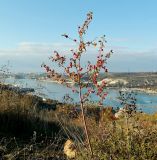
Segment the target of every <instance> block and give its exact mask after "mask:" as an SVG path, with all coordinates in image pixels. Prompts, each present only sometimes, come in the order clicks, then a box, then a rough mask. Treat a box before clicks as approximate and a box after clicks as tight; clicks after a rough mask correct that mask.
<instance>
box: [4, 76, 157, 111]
mask: <svg viewBox="0 0 157 160" xmlns="http://www.w3.org/2000/svg"><path fill="white" fill-rule="evenodd" d="M6 82H7V83H11V84H16V85H18V86H20V87H30V88H34V89H35V94H37V95H39V96H42V97H45V98H51V99H56V100H59V101H62V100H63V96H64V95H65V94H69V95H70V96H71V97H72V98H73V99H74V101H75V102H77V101H78V95H77V94H74V93H73V92H72V91H71V89H69V88H67V87H66V86H63V85H60V84H57V83H53V82H45V81H38V80H34V79H18V80H17V79H16V80H15V79H13V78H9V79H7V80H6ZM107 92H108V95H107V97H106V100H105V101H104V105H110V106H113V107H115V108H116V107H118V106H119V104H120V102H119V100H118V98H117V97H118V96H119V91H118V90H116V89H110V90H108V91H107ZM136 98H137V103H136V104H137V107H138V109H142V111H144V112H146V113H154V112H157V94H147V93H138V94H137V95H136ZM91 100H92V101H96V100H97V99H96V96H95V95H92V96H91Z"/></svg>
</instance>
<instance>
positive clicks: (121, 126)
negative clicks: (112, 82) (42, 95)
mask: <svg viewBox="0 0 157 160" xmlns="http://www.w3.org/2000/svg"><path fill="white" fill-rule="evenodd" d="M37 99H38V98H37V97H36V96H31V95H20V94H17V93H14V92H12V91H6V90H5V91H1V94H0V104H1V105H0V106H1V107H0V124H1V125H0V156H1V158H3V159H21V160H22V159H63V160H64V159H67V156H66V155H65V154H64V152H63V151H64V144H65V142H66V141H67V140H70V141H72V143H74V151H75V154H74V153H73V155H75V158H74V159H76V160H83V159H85V160H89V159H92V158H93V159H98V160H99V159H100V160H108V159H112V160H119V159H122V160H123V159H131V160H133V159H136V160H137V159H140V160H146V159H150V160H153V159H154V160H155V159H157V146H156V142H157V121H156V118H157V114H153V115H147V114H145V113H139V112H137V113H134V114H133V115H132V116H131V117H130V118H129V119H126V117H125V116H124V117H122V118H119V119H113V118H112V116H111V115H113V114H112V113H111V109H109V110H106V111H105V112H103V114H102V113H101V114H100V110H99V109H98V108H97V107H96V106H91V105H90V106H89V104H88V105H86V116H87V125H88V128H89V135H90V141H91V145H92V149H93V157H90V156H91V154H90V153H89V151H88V149H87V148H86V145H85V144H86V143H87V142H86V139H85V136H84V131H83V125H82V119H81V114H80V111H79V110H74V106H73V105H68V104H61V103H58V104H57V103H56V104H57V105H56V109H54V108H52V110H51V109H44V108H42V109H41V108H40V107H39V102H38V100H37ZM34 102H36V103H34ZM41 105H42V104H41ZM108 108H109V107H108ZM102 115H103V116H104V117H103V120H102V119H101V116H102ZM100 119H101V120H100Z"/></svg>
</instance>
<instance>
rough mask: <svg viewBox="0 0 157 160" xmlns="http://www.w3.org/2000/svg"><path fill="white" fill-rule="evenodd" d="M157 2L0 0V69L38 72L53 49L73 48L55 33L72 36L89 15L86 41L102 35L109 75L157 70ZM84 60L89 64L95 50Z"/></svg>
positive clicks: (120, 0) (145, 0) (135, 0)
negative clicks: (110, 52) (109, 52)
mask: <svg viewBox="0 0 157 160" xmlns="http://www.w3.org/2000/svg"><path fill="white" fill-rule="evenodd" d="M156 8H157V1H156V0H91V1H89V0H88V1H87V0H0V66H1V65H3V64H6V63H7V61H10V64H11V66H12V68H11V70H12V71H13V72H14V71H15V72H36V71H37V72H41V71H42V69H41V68H40V65H41V63H42V62H43V61H44V62H46V63H48V61H49V60H48V57H49V56H51V53H52V51H53V50H56V49H58V50H65V51H66V53H67V49H68V48H71V47H73V45H72V44H71V42H70V41H67V40H65V39H64V38H62V37H61V36H60V35H61V34H63V33H68V34H69V35H71V36H72V37H76V35H77V26H78V25H80V24H82V22H83V21H84V19H85V17H86V13H87V12H88V11H93V13H94V19H93V21H92V23H91V25H90V26H89V30H88V34H87V38H88V39H94V38H95V37H97V36H101V35H104V34H105V35H106V39H107V41H108V43H107V46H108V47H107V48H111V49H113V50H114V54H113V56H112V57H111V59H110V60H109V62H108V67H109V70H110V71H111V72H120V71H122V72H124V71H125V72H127V71H130V72H131V71H132V72H133V71H157V63H156V60H157V31H156V30H157V18H156V17H157V10H156ZM88 54H89V56H87V57H86V59H87V58H89V57H90V59H91V60H94V57H95V54H96V52H95V51H93V50H92V51H90V52H89V53H88Z"/></svg>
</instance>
